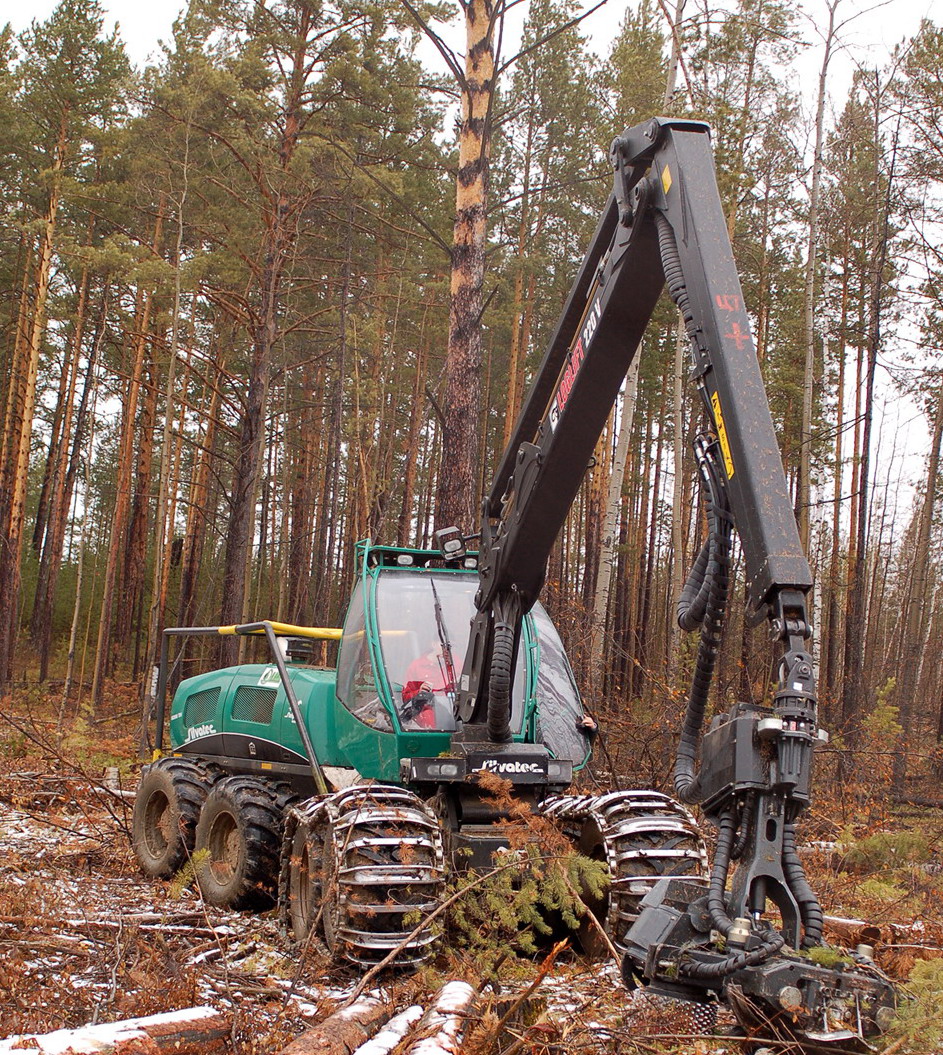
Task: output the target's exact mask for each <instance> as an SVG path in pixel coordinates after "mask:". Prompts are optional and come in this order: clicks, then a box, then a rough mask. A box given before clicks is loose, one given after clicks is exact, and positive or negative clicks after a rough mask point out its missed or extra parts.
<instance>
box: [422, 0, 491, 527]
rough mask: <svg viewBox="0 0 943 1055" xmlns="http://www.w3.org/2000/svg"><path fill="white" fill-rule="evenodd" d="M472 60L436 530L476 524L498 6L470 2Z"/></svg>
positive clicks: (465, 101) (484, 0)
mask: <svg viewBox="0 0 943 1055" xmlns="http://www.w3.org/2000/svg"><path fill="white" fill-rule="evenodd" d="M463 7H464V11H465V25H466V44H467V51H466V58H465V77H464V84H463V86H462V122H461V131H460V134H459V158H458V179H457V188H456V195H455V227H454V233H453V247H452V279H451V287H450V294H451V296H450V305H449V342H448V351H447V354H446V362H445V422H444V423H443V436H442V462H441V468H440V471H439V481H438V490H437V494H436V517H435V519H436V523H437V524H438V526H439V527H446V526H448V525H453V524H455V525H458V526H460V527H465V528H466V529H467V527H468V525H472V524H475V523H477V519H478V495H477V494H476V493H475V491H476V484H477V481H478V467H477V465H476V464H475V462H476V459H477V453H478V438H477V437H478V429H479V403H480V400H481V377H480V373H481V313H482V286H483V284H484V274H485V239H486V229H487V201H488V157H489V153H490V139H491V117H490V110H491V103H492V99H491V96H492V91H493V89H494V72H495V70H494V47H493V40H492V34H493V29H494V26H493V23H492V17H493V15H494V4H493V0H465V2H464V4H463Z"/></svg>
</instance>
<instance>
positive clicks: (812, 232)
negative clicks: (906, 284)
mask: <svg viewBox="0 0 943 1055" xmlns="http://www.w3.org/2000/svg"><path fill="white" fill-rule="evenodd" d="M840 2H841V0H832V2H831V3H829V4H828V30H827V32H826V34H825V50H824V52H823V55H822V67H821V69H820V70H819V90H818V98H817V102H816V110H815V151H814V155H813V161H812V189H811V192H810V195H809V236H808V240H807V242H806V262H805V290H804V293H803V327H804V339H805V367H804V370H803V379H802V432H801V440H800V444H799V475H798V481H797V484H796V516H797V518H798V521H799V538H800V541H801V542H802V548H803V549H804V550H805V551H806V552H808V549H809V513H810V508H811V483H812V402H813V400H812V397H813V394H814V392H813V389H814V386H815V269H816V265H817V263H818V249H819V205H820V200H819V199H820V198H821V187H822V169H823V163H822V152H823V150H824V147H825V100H826V83H827V80H828V64H829V61H830V60H831V55H832V43H833V41H834V37H835V11H836V9H837V7H838V4H839V3H840Z"/></svg>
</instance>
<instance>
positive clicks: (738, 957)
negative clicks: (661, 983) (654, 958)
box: [678, 809, 786, 979]
mask: <svg viewBox="0 0 943 1055" xmlns="http://www.w3.org/2000/svg"><path fill="white" fill-rule="evenodd" d="M736 831H737V823H736V813H735V811H734V810H733V809H728V810H725V811H724V812H723V813H722V814H721V816H720V825H719V828H718V831H717V849H716V850H715V852H714V866H713V868H712V869H711V878H710V883H709V884H708V888H707V911H708V914H709V915H710V919H711V926H712V927H713V928H714V929H715V930H719V931H720V932H721V934H724V935H726V934H727V933H728V932H729V930H730V928H731V927H732V926H733V920H732V919H731V918H730V916H729V915H728V914H727V906H726V902H725V900H724V891H725V889H726V886H727V873H728V872H729V871H730V859H731V855H732V853H733V850H734V840H735V836H736ZM785 944H786V939H785V938H784V937H783V936H782V934H779V933H778V932H777V931H774V930H772V929H771V928H770V929H769V932H768V935H767V936H766V937H765V938H764V940H763V941H762V942H761V943H760V944H759V945H758V946H757V947H756V948H755V949H750V950H749V951H747V950H746V949H744V950H743V951H742V952H735V953H732V954H731V955H730V956H725V957H724V958H723V959H722V960H716V961H714V962H713V963H703V962H701V961H699V960H685V959H682V960H681V962H680V963H679V964H678V970H679V972H680V973H681V974H682V975H684V976H686V977H688V978H702V979H708V978H725V977H726V976H727V975H730V974H734V973H735V972H736V971H739V970H741V969H742V968H744V967H751V966H753V965H755V964H758V963H763V962H764V961H766V960H768V959H769V958H770V956H772V955H773V954H774V953H777V952H779V950H780V949H781V948H782V947H783V945H785Z"/></svg>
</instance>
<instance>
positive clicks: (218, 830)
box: [194, 776, 292, 909]
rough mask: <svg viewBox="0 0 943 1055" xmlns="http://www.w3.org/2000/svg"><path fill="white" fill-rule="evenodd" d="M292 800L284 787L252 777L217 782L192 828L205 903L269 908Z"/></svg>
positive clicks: (224, 779)
mask: <svg viewBox="0 0 943 1055" xmlns="http://www.w3.org/2000/svg"><path fill="white" fill-rule="evenodd" d="M291 801H292V796H291V795H290V793H289V792H288V791H287V790H286V787H285V786H284V785H280V784H274V783H271V782H269V781H265V780H259V779H258V778H256V777H246V776H233V777H224V778H223V779H222V780H219V781H217V783H216V784H215V785H214V786H213V789H212V791H211V792H210V794H209V795H208V796H207V799H206V802H205V804H204V806H203V810H202V812H201V813H200V820H199V822H198V824H197V826H196V840H195V847H194V853H195V854H196V872H197V881H198V883H199V887H200V892H201V894H202V895H203V899H204V900H205V901H207V902H209V904H211V905H219V906H221V907H225V908H233V909H247V908H255V909H266V908H271V907H272V905H273V904H274V903H275V896H276V888H277V881H278V870H279V851H280V848H281V843H282V833H283V831H284V825H285V811H286V809H287V808H288V806H289V804H290V803H291ZM201 851H202V852H201Z"/></svg>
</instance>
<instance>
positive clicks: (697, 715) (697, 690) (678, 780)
mask: <svg viewBox="0 0 943 1055" xmlns="http://www.w3.org/2000/svg"><path fill="white" fill-rule="evenodd" d="M701 469H702V476H703V479H704V482H705V485H706V486H705V494H706V502H707V512H708V520H709V523H710V538H709V543H710V545H709V559H708V561H707V568H706V571H705V573H704V574H705V582H706V583H707V586H708V589H707V600H706V603H705V606H704V617H703V619H702V620H701V622H700V628H701V639H700V641H699V642H698V649H697V658H696V661H695V665H694V675H693V677H692V679H691V688H690V690H689V692H688V703H687V708H686V709H685V715H684V724H683V725H682V728H681V737H680V740H679V742H678V753H677V756H676V758H675V771H674V788H675V794H676V795H677V796H678V798H679V799H681V801H682V802H698V801H699V799H700V791H701V789H700V782H699V781H698V778H697V752H698V745H699V743H700V738H701V726H702V725H703V724H704V712H705V710H706V708H707V700H708V696H709V694H710V686H711V680H712V679H713V676H714V667H715V665H716V663H717V656H718V653H719V652H720V645H721V638H722V635H723V627H724V613H725V611H726V608H727V594H728V590H729V584H730V532H731V527H732V524H731V520H730V514H729V512H728V509H727V501H726V496H725V494H724V491H723V488H722V486H721V484H720V480H719V478H718V476H717V473H716V472H715V471H714V469H713V466H712V465H711V460H710V456H709V454H708V453H707V451H703V453H702V454H701ZM702 552H703V551H702ZM684 614H690V608H689V609H686V612H685V613H684ZM678 622H679V624H680V625H681V626H682V627H686V626H687V625H688V624H687V621H684V622H682V612H681V606H680V604H679V618H678ZM696 625H697V624H694V626H692V629H694V627H696Z"/></svg>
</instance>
